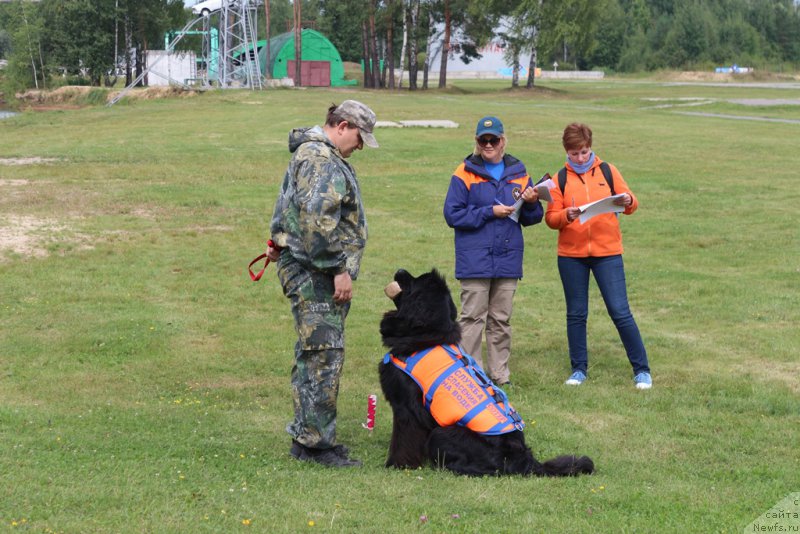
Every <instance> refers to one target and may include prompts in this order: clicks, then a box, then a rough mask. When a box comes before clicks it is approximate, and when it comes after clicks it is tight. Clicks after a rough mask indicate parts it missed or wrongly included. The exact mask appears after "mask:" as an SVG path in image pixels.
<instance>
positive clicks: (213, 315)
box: [0, 80, 800, 532]
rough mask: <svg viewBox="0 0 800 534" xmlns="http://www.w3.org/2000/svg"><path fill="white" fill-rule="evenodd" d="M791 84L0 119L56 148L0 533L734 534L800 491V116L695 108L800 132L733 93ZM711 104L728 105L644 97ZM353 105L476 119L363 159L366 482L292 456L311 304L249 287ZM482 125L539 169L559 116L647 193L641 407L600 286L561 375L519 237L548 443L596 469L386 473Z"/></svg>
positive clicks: (537, 448) (358, 339) (548, 264)
mask: <svg viewBox="0 0 800 534" xmlns="http://www.w3.org/2000/svg"><path fill="white" fill-rule="evenodd" d="M789 93H791V91H785V90H780V89H766V88H755V87H749V88H748V87H744V88H743V87H706V86H699V85H698V86H669V85H665V84H662V83H655V82H653V81H641V80H637V81H622V80H616V81H614V80H604V81H602V82H597V83H570V82H552V83H544V84H541V86H540V87H539V88H538V89H537V90H536V91H534V92H526V91H521V90H519V91H511V90H508V89H507V88H506V87H505V86H504V85H503V84H500V83H493V82H480V83H479V82H468V81H463V82H462V81H460V80H457V81H454V82H453V85H452V86H451V87H450V88H448V89H447V90H445V91H428V92H424V93H423V92H418V93H416V94H410V93H408V92H374V91H358V90H335V91H326V90H314V89H306V90H302V91H293V90H274V91H264V92H238V91H226V92H211V93H207V94H203V95H199V96H197V97H194V98H181V99H165V100H152V101H123V102H121V103H120V104H118V105H116V106H114V107H112V108H106V107H93V108H85V109H80V110H67V111H50V112H46V113H25V114H23V115H20V116H17V117H14V118H11V119H8V120H4V121H2V122H0V159H2V158H5V159H10V158H29V157H41V158H52V161H50V162H46V163H38V164H30V165H13V166H12V165H0V229H4V230H3V233H0V237H2V239H3V241H2V243H4V244H3V245H2V248H1V249H0V278H2V284H0V531H34V532H228V531H238V530H242V531H247V529H248V528H249V529H252V530H253V531H258V532H267V531H269V532H296V531H304V530H307V531H310V532H314V531H334V532H351V531H363V532H408V531H420V532H489V531H496V532H529V531H531V532H553V531H589V532H617V531H622V532H643V531H659V532H679V531H690V532H723V531H727V532H741V531H742V529H743V528H744V527H745V526H746V525H748V523H750V522H751V521H752V520H754V519H755V518H756V517H758V516H759V515H760V514H762V513H763V512H765V511H766V510H768V509H769V508H770V507H771V506H772V505H774V504H775V503H777V502H778V501H780V500H781V499H783V498H784V497H785V496H786V495H788V494H789V493H792V492H796V491H800V459H799V457H798V454H797V439H798V431H797V429H798V423H800V415H799V414H800V382H799V381H798V374H800V366H798V363H797V354H798V352H800V333H798V328H797V325H798V323H800V297H799V296H798V295H799V293H798V289H797V288H798V283H799V282H800V239H799V237H798V236H800V234H799V233H798V229H797V228H798V223H800V218H798V215H797V214H798V210H797V206H798V205H799V204H800V193H798V188H797V184H796V179H795V177H796V174H797V173H796V164H797V157H796V153H797V147H796V145H797V139H798V135H800V124H789V123H769V122H758V121H739V120H729V119H720V118H710V117H699V116H687V115H681V114H679V113H676V111H687V110H688V111H703V112H712V113H720V114H728V115H749V116H753V117H764V116H768V117H781V118H793V119H798V118H800V107H798V106H785V107H782V108H779V109H778V108H750V107H746V106H741V105H736V104H732V103H729V102H728V100H730V99H737V98H772V99H777V98H791V96H787V95H788V94H789ZM688 97H693V98H709V99H714V103H712V104H708V105H705V106H698V107H682V106H681V107H675V108H654V107H653V105H654V102H653V101H648V100H645V99H649V98H659V99H663V100H661V101H659V102H656V103H681V102H685V101H684V100H681V99H684V98H688ZM345 98H358V99H361V100H363V101H365V102H367V103H369V104H370V105H371V106H372V107H373V109H375V111H376V112H377V114H378V117H379V119H381V120H403V119H451V120H454V121H456V122H458V123H460V125H461V126H460V127H459V128H458V129H455V130H446V129H381V130H379V131H378V132H377V138H378V140H379V142H380V143H381V148H380V149H378V150H364V151H363V152H359V153H357V154H356V155H355V156H354V157H353V159H352V162H353V164H354V165H355V167H356V169H357V171H358V175H359V179H360V181H361V184H362V189H363V195H364V201H365V204H366V206H367V215H368V220H369V229H370V238H369V243H368V247H367V250H366V254H365V258H364V263H363V266H362V275H361V277H360V278H359V280H358V281H357V282H356V286H355V299H354V304H353V308H352V311H351V314H350V317H349V319H348V330H347V361H346V365H345V372H344V376H343V380H342V388H341V393H340V416H339V437H340V439H341V440H342V441H343V442H345V443H347V444H348V445H350V447H351V448H352V449H353V451H354V453H355V455H356V456H357V457H359V458H361V459H362V460H363V461H364V463H365V466H364V468H362V469H360V470H347V471H334V470H329V469H325V468H321V467H316V466H312V465H306V464H300V463H298V462H296V461H292V460H291V459H290V457H289V455H288V447H289V439H288V436H287V435H286V434H285V432H284V427H285V425H286V423H287V422H288V421H289V419H290V417H291V400H290V391H289V373H290V370H291V366H292V347H293V343H294V333H293V327H292V321H291V314H290V312H289V305H288V302H287V301H286V300H285V299H284V298H283V296H282V294H281V291H280V288H279V286H278V283H277V280H276V279H275V276H274V271H273V270H272V268H270V272H269V273H268V274H267V275H266V276H265V278H264V279H263V280H262V281H261V282H260V283H258V284H253V283H251V282H250V280H249V278H248V277H247V273H246V271H245V267H246V265H247V263H248V262H249V261H250V260H251V259H252V258H253V257H255V256H256V255H257V254H258V253H259V252H260V251H261V249H262V247H263V243H264V240H265V239H266V237H267V235H266V233H267V227H268V221H269V218H270V216H271V213H272V207H273V203H274V200H275V196H276V193H277V188H278V184H279V182H280V180H281V178H282V176H283V172H284V170H285V168H286V164H287V162H288V156H289V155H288V152H287V149H286V139H287V134H288V131H289V130H290V129H291V128H293V127H296V126H302V125H311V124H315V123H319V122H320V121H321V119H322V115H323V114H324V111H325V109H326V107H327V105H328V104H330V103H331V102H339V101H341V100H343V99H345ZM485 114H496V115H498V116H499V117H501V118H502V119H503V120H504V122H505V124H506V128H507V132H508V136H509V151H510V152H511V153H512V154H514V155H516V156H517V157H520V158H521V159H522V160H523V161H524V162H525V163H526V164H527V166H528V168H529V170H530V172H531V174H532V175H534V176H536V177H538V176H540V175H541V174H542V173H544V172H545V171H549V172H550V173H554V172H555V171H556V170H557V169H558V168H559V167H560V165H561V164H562V162H563V158H564V155H563V151H562V149H561V145H560V135H561V131H562V129H563V126H564V125H565V124H566V123H567V122H570V121H574V120H580V121H584V122H587V123H589V124H590V125H592V127H593V128H594V132H595V149H596V150H597V152H598V154H599V155H600V156H601V157H603V158H604V159H607V160H609V161H611V162H613V163H615V164H616V165H617V166H618V167H619V168H620V169H621V171H622V173H623V174H624V176H625V178H626V180H627V181H628V183H629V184H630V186H631V187H632V189H633V190H634V192H635V193H636V194H637V196H638V197H639V201H640V204H641V207H640V210H639V212H637V213H636V214H635V215H634V216H633V217H627V218H624V219H623V223H622V224H623V231H624V236H625V247H626V254H625V262H626V272H627V277H628V287H629V293H630V299H631V305H632V307H633V310H634V314H635V316H636V319H637V321H638V323H639V326H640V329H641V331H642V333H643V336H644V339H645V344H646V346H647V348H648V352H649V356H650V362H651V366H652V369H653V377H654V383H655V386H654V388H653V389H652V390H651V391H648V392H639V391H636V390H635V389H634V388H633V386H632V383H631V380H630V367H629V365H628V363H627V360H626V358H625V356H624V352H623V350H622V347H621V346H620V343H619V340H618V338H617V336H616V333H615V331H614V329H613V325H612V324H611V321H610V319H609V318H608V316H607V314H606V313H605V309H604V308H603V304H602V300H601V299H600V297H599V294H598V292H597V290H596V288H593V289H592V294H591V316H590V324H589V336H590V337H589V344H590V365H591V379H590V380H589V381H588V382H587V383H586V384H585V385H584V386H582V387H581V388H579V389H568V388H565V387H564V386H563V385H562V383H563V380H564V379H565V378H566V377H567V375H568V374H569V362H568V358H567V349H566V336H565V326H564V302H563V295H562V291H561V285H560V281H559V278H558V273H557V270H556V257H555V243H556V233H555V232H554V231H552V230H549V229H548V228H547V227H546V226H545V225H544V224H542V225H539V226H536V227H533V228H529V229H527V230H526V234H525V235H526V259H525V278H524V279H523V280H522V282H521V283H520V286H519V290H518V292H517V295H516V298H515V310H514V318H513V324H514V346H513V355H512V362H511V366H512V373H513V378H514V382H515V384H516V385H515V386H514V388H513V389H511V390H510V391H509V393H510V396H511V398H512V401H513V402H514V404H515V406H516V407H517V409H518V410H519V411H520V412H521V413H522V414H523V416H524V417H525V419H526V421H527V422H528V425H529V426H528V428H527V430H526V434H527V438H528V442H529V444H530V446H531V447H532V448H533V450H534V453H535V454H536V455H537V457H539V458H540V459H547V458H549V457H552V456H554V455H557V454H562V453H580V454H588V455H590V456H591V457H592V458H593V459H594V460H595V463H596V465H597V473H596V474H595V475H593V476H591V477H580V478H575V479H569V480H543V479H523V478H485V479H473V478H461V477H456V476H453V475H451V474H448V473H442V472H437V471H434V470H431V469H426V470H419V471H412V472H409V471H395V470H386V469H384V468H383V467H382V463H383V460H384V459H385V454H386V450H387V445H388V440H389V434H390V429H391V414H390V411H389V409H388V406H387V405H386V404H385V402H383V399H382V397H380V396H379V403H378V414H377V425H376V429H375V431H374V432H373V433H372V435H370V434H368V433H367V431H366V430H364V429H362V428H361V422H362V421H363V420H364V418H365V416H366V404H367V395H368V394H370V393H379V385H378V378H377V372H376V368H377V364H378V361H379V359H380V358H381V356H382V354H383V352H384V349H383V348H382V346H381V341H380V336H379V333H378V323H379V321H380V317H381V315H382V313H383V312H384V311H386V310H387V309H389V308H390V303H389V301H388V300H387V299H386V298H385V297H384V296H383V293H382V288H383V286H384V285H385V284H386V283H387V282H388V281H389V279H390V277H391V275H392V274H393V272H394V271H395V270H396V269H397V268H399V267H404V268H406V269H408V270H409V271H411V272H412V273H419V272H421V271H423V270H428V269H430V268H431V267H434V266H435V267H438V268H439V269H440V270H442V272H444V273H446V274H447V276H448V278H449V280H450V282H451V287H452V288H453V289H456V294H457V282H456V281H455V280H454V279H453V275H452V273H453V268H454V260H453V246H452V231H451V230H450V229H448V228H447V226H446V225H445V223H444V221H443V218H442V215H441V206H442V202H443V200H444V196H445V193H446V191H447V186H448V184H449V179H450V175H451V173H452V171H453V169H454V168H455V167H456V165H457V164H458V162H459V161H460V159H461V158H463V156H464V155H465V154H466V153H467V152H468V151H469V150H470V149H471V138H472V133H473V128H474V123H475V122H476V121H477V119H478V118H479V117H480V116H482V115H485ZM23 223H24V224H23ZM23 226H24V227H25V228H22V227H23ZM12 230H15V231H17V233H16V234H14V235H16V236H17V237H16V240H15V241H13V242H14V243H15V245H14V247H16V248H15V249H14V247H12V246H11V245H10V244H9V243H8V242H7V241H8V240H7V238H6V237H5V236H6V235H7V234H12V233H13V232H12ZM20 235H22V236H25V237H26V238H28V240H27V241H25V242H24V243H23V242H22V241H21V238H20V237H19V236H20ZM421 516H426V518H427V521H426V522H423V521H421V520H420V518H421ZM312 521H313V526H311V523H310V522H312ZM248 522H249V525H248V524H246V523H248Z"/></svg>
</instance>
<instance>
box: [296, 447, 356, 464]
mask: <svg viewBox="0 0 800 534" xmlns="http://www.w3.org/2000/svg"><path fill="white" fill-rule="evenodd" d="M289 454H291V455H292V457H293V458H296V459H298V460H300V461H301V462H315V463H318V464H321V465H327V466H329V467H361V462H360V461H359V460H356V459H354V458H350V456H349V451H348V450H347V447H345V446H344V445H336V446H335V447H331V448H330V449H314V448H311V447H306V446H305V445H303V444H302V443H299V442H297V441H295V440H292V448H291V449H289Z"/></svg>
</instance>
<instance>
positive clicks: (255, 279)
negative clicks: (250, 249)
mask: <svg viewBox="0 0 800 534" xmlns="http://www.w3.org/2000/svg"><path fill="white" fill-rule="evenodd" d="M267 247H268V248H267V252H269V248H274V249H276V250H280V249H281V247H279V246H277V245H276V244H275V242H274V241H272V239H270V240H268V241H267ZM267 252H265V253H264V254H261V255H260V256H259V257H257V258H256V259H254V260H253V261H251V262H250V265H248V266H247V270H248V272H249V273H250V280H252V281H253V282H258V281H259V280H261V277H262V276H263V275H264V271H266V270H267V265H269V256H267ZM264 258H266V259H267V261H265V262H264V268H263V269H261V270H260V271H258V272H257V273H254V272H253V265H254V264H255V263H256V262H258V261H260V260H263V259H264Z"/></svg>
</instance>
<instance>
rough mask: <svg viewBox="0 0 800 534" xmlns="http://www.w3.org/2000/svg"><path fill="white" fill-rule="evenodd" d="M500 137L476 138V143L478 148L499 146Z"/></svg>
mask: <svg viewBox="0 0 800 534" xmlns="http://www.w3.org/2000/svg"><path fill="white" fill-rule="evenodd" d="M500 139H501V138H500V137H478V138H477V141H478V144H479V145H480V146H484V147H486V146H489V145H491V146H497V145H499V144H500Z"/></svg>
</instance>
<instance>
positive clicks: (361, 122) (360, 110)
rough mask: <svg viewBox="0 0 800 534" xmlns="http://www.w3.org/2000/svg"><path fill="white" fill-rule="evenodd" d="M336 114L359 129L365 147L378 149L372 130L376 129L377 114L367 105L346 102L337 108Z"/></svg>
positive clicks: (351, 101)
mask: <svg viewBox="0 0 800 534" xmlns="http://www.w3.org/2000/svg"><path fill="white" fill-rule="evenodd" d="M336 114H337V115H339V116H340V117H342V118H343V119H344V120H346V121H347V122H349V123H350V124H352V125H353V126H356V127H357V128H358V130H359V132H360V133H361V139H363V140H364V144H365V145H367V146H368V147H372V148H378V141H376V140H375V136H374V135H372V130H373V128H375V120H376V118H375V112H373V111H372V110H371V109H369V108H368V107H367V106H366V104H362V103H361V102H359V101H357V100H345V101H344V102H342V103H341V104H339V106H338V107H337V108H336Z"/></svg>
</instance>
